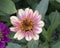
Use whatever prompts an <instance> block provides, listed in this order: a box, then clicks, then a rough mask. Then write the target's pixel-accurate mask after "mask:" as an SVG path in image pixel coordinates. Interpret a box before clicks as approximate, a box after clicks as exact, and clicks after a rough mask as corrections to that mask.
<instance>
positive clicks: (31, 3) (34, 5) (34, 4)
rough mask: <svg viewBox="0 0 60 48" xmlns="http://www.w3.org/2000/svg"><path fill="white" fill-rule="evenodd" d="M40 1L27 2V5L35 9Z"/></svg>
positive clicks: (28, 0) (29, 0) (30, 0)
mask: <svg viewBox="0 0 60 48" xmlns="http://www.w3.org/2000/svg"><path fill="white" fill-rule="evenodd" d="M39 1H40V0H27V2H28V4H29V5H30V6H31V7H32V8H33V9H35V7H36V5H37V4H38V2H39Z"/></svg>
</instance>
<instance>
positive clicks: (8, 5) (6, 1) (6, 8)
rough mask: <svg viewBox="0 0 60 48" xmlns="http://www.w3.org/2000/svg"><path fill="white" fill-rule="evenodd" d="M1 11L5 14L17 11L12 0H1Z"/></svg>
mask: <svg viewBox="0 0 60 48" xmlns="http://www.w3.org/2000/svg"><path fill="white" fill-rule="evenodd" d="M1 12H2V13H5V14H13V13H16V12H17V11H16V8H15V5H14V3H13V2H12V0H0V14H1ZM2 15H3V14H2Z"/></svg>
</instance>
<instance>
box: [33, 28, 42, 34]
mask: <svg viewBox="0 0 60 48" xmlns="http://www.w3.org/2000/svg"><path fill="white" fill-rule="evenodd" d="M33 31H34V32H35V33H37V34H40V33H41V32H42V28H39V29H38V28H36V29H34V30H33Z"/></svg>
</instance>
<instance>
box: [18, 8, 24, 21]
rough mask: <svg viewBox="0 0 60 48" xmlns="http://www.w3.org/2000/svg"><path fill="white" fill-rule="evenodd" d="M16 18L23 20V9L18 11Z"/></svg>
mask: <svg viewBox="0 0 60 48" xmlns="http://www.w3.org/2000/svg"><path fill="white" fill-rule="evenodd" d="M18 18H19V20H22V19H24V18H25V12H24V10H23V9H19V10H18Z"/></svg>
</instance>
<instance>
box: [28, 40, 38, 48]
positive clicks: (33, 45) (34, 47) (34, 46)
mask: <svg viewBox="0 0 60 48" xmlns="http://www.w3.org/2000/svg"><path fill="white" fill-rule="evenodd" d="M27 45H28V48H38V41H34V40H31V41H30V42H28V44H27Z"/></svg>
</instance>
